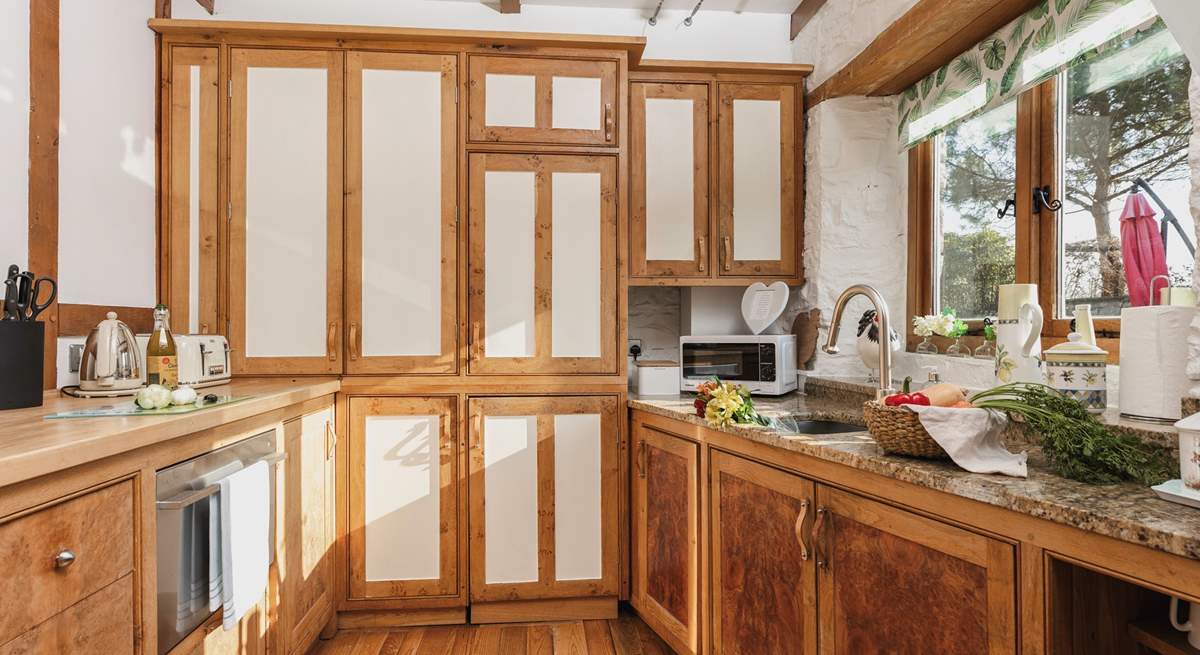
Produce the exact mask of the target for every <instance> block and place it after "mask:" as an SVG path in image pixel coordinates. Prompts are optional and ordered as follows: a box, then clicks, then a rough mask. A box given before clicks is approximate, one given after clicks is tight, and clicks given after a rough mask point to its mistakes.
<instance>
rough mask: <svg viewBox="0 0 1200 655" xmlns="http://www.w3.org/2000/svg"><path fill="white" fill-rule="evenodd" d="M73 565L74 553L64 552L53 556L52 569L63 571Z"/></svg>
mask: <svg viewBox="0 0 1200 655" xmlns="http://www.w3.org/2000/svg"><path fill="white" fill-rule="evenodd" d="M74 563H75V553H72V552H71V551H69V550H64V551H62V552H61V553H59V554H57V555H55V556H54V568H56V569H65V568H67V567H68V566H70V565H71V564H74Z"/></svg>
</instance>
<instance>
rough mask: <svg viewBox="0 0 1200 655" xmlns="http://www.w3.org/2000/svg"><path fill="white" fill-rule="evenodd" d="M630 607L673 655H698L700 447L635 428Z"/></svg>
mask: <svg viewBox="0 0 1200 655" xmlns="http://www.w3.org/2000/svg"><path fill="white" fill-rule="evenodd" d="M633 453H634V457H635V458H636V461H635V465H634V466H635V473H634V477H633V505H632V506H633V510H634V515H633V556H634V564H633V597H632V601H633V605H634V607H635V608H637V610H638V614H639V615H640V616H641V617H642V619H643V620H645V621H646V624H647V625H649V626H650V627H651V628H653V629H654V631H655V632H656V633H657V634H658V635H659V636H661V637H663V639H665V640H666V641H667V642H668V643H670V644H671V647H672V648H674V649H675V651H676V652H678V653H691V654H695V653H698V652H700V611H701V610H700V602H699V600H700V570H699V569H700V482H699V481H700V445H699V444H697V443H695V442H692V441H688V440H686V439H682V438H680V437H676V436H673V435H671V434H668V433H666V432H663V431H661V430H658V429H656V428H653V427H650V426H647V425H644V424H639V425H637V426H636V427H635V428H634V434H633Z"/></svg>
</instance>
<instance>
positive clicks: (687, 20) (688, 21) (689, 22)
mask: <svg viewBox="0 0 1200 655" xmlns="http://www.w3.org/2000/svg"><path fill="white" fill-rule="evenodd" d="M702 4H704V0H700V1H699V2H697V3H696V6H695V7H693V8H692V13H690V14H688V17H687V18H685V19H683V24H684V25H686V26H687V27H691V26H692V17H694V16H695V15H696V12H698V11H700V5H702Z"/></svg>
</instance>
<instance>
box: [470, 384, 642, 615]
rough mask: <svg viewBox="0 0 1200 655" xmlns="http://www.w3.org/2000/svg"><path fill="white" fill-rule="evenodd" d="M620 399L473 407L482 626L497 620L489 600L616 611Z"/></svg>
mask: <svg viewBox="0 0 1200 655" xmlns="http://www.w3.org/2000/svg"><path fill="white" fill-rule="evenodd" d="M617 400H618V397H617V396H615V395H613V396H559V397H551V396H546V397H512V398H471V399H470V400H469V401H468V408H469V409H468V414H469V424H470V425H471V433H470V493H469V498H470V509H469V524H470V543H471V546H470V547H471V558H470V559H471V600H472V603H473V604H474V605H473V607H472V620H473V621H476V622H488V621H489V619H488V618H487V617H488V612H487V609H488V608H487V607H486V605H487V601H510V600H511V601H515V600H533V599H550V598H555V599H558V598H563V599H565V598H585V597H586V598H596V597H601V598H610V599H611V601H612V605H611V607H610V609H611V610H612V611H615V608H616V606H615V601H616V595H617V593H618V578H617V568H618V554H617V537H618V522H617V521H618V517H617V494H618V470H619V465H618V461H617V453H618V450H619V441H620V434H621V428H620V426H619V421H620V420H621V419H622V418H623V417H624V412H623V408H621V407H619V406H618V403H617ZM480 602H483V605H480V604H479V603H480ZM544 611H548V612H550V613H551V616H552V615H553V612H555V611H556V608H555V607H554V606H553V605H550V606H547V607H546V609H545V610H544ZM535 616H536V614H535V615H530V617H529V618H527V619H524V620H536V619H535V618H534V617H535ZM538 618H548V617H547V616H541V617H538ZM576 618H582V617H576ZM591 618H604V617H602V616H593V617H591ZM491 620H514V619H512V618H508V619H500V618H493V619H491Z"/></svg>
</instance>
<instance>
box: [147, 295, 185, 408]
mask: <svg viewBox="0 0 1200 655" xmlns="http://www.w3.org/2000/svg"><path fill="white" fill-rule="evenodd" d="M170 314H171V313H170V312H169V311H168V310H167V306H166V305H158V306H157V307H155V308H154V332H152V333H151V334H150V342H149V343H147V344H146V381H147V382H148V383H150V384H161V385H162V386H164V387H167V388H168V389H174V388H175V387H177V386H179V360H178V358H177V357H176V352H175V337H172V336H171V326H170V323H169V319H170Z"/></svg>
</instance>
